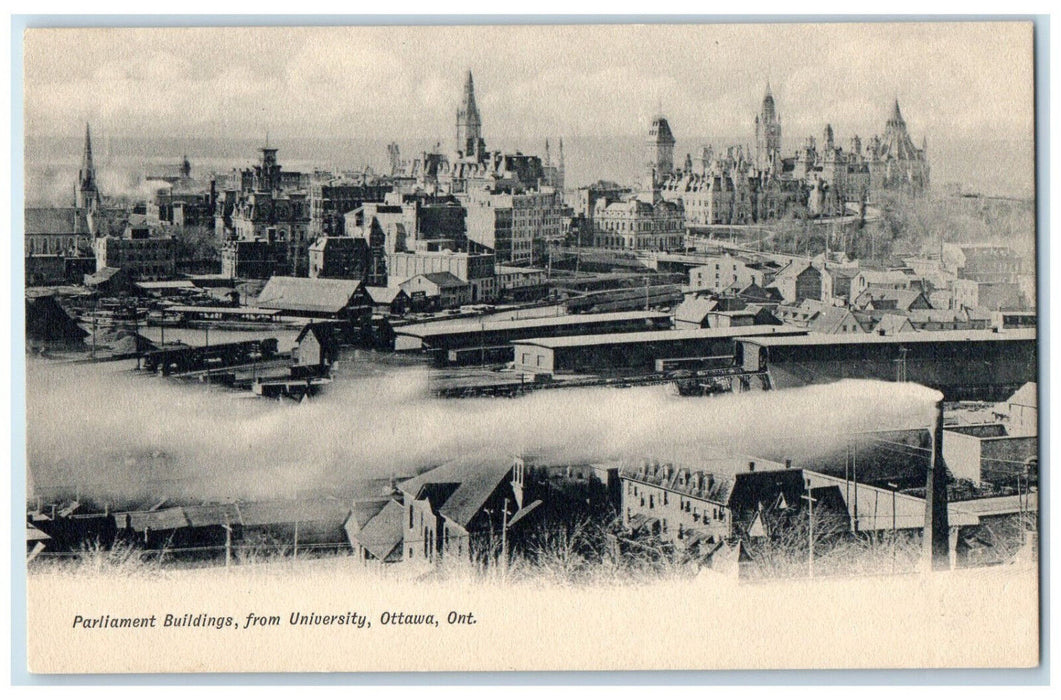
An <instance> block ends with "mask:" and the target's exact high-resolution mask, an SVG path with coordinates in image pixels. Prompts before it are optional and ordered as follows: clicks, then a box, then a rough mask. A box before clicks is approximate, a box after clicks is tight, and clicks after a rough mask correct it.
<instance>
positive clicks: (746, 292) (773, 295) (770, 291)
mask: <svg viewBox="0 0 1061 700" xmlns="http://www.w3.org/2000/svg"><path fill="white" fill-rule="evenodd" d="M737 296H738V297H741V298H742V299H746V300H750V301H762V302H781V301H783V300H784V297H782V296H781V292H779V291H778V290H777V287H760V286H759V285H757V284H756V283H755V282H752V283H751V284H749V285H748V286H747V287H745V288H744V289H742V290H740V291H739V292H737Z"/></svg>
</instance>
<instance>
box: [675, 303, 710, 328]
mask: <svg viewBox="0 0 1061 700" xmlns="http://www.w3.org/2000/svg"><path fill="white" fill-rule="evenodd" d="M717 306H718V301H717V300H716V299H712V298H710V297H701V296H687V297H685V299H684V300H683V301H682V303H681V304H678V306H677V308H675V309H674V327H675V328H707V314H708V313H709V312H710V311H713V310H714V309H715V308H716V307H717Z"/></svg>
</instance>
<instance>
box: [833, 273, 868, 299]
mask: <svg viewBox="0 0 1061 700" xmlns="http://www.w3.org/2000/svg"><path fill="white" fill-rule="evenodd" d="M829 272H831V273H832V275H833V296H835V297H838V298H842V299H848V300H850V299H853V298H854V297H855V296H858V292H861V291H862V290H861V289H858V290H857V292H856V293H855V294H854V295H852V294H851V286H852V285H851V281H852V280H853V279H854V278H855V277H856V276H858V273H859V270H858V268H857V267H854V268H852V267H837V268H830V270H829Z"/></svg>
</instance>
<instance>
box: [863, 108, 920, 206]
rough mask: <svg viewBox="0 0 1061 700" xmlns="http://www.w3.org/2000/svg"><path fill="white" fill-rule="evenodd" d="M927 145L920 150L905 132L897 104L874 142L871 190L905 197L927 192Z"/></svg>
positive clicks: (901, 114)
mask: <svg viewBox="0 0 1061 700" xmlns="http://www.w3.org/2000/svg"><path fill="white" fill-rule="evenodd" d="M927 150H928V142H927V139H926V140H922V147H921V148H918V147H917V146H915V145H914V141H913V139H911V138H910V133H909V132H908V131H907V128H906V120H905V119H903V113H902V110H900V109H899V100H898V99H896V100H895V103H894V104H893V106H892V111H891V115H890V116H889V117H888V120H887V121H886V122H885V124H884V135H883V136H881V137H880V138H879V139H875V140H874V149H873V153H872V156H873V162H872V164H871V173H872V179H873V184H872V187H873V189H875V190H877V191H881V190H892V191H902V192H906V193H908V194H921V193H922V192H924V191H925V190H926V189H928V182H929V167H928V155H927Z"/></svg>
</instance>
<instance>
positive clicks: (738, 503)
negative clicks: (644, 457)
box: [619, 456, 804, 546]
mask: <svg viewBox="0 0 1061 700" xmlns="http://www.w3.org/2000/svg"><path fill="white" fill-rule="evenodd" d="M712 466H713V468H714V471H706V470H702V469H693V468H690V467H685V466H680V465H674V464H660V463H658V462H648V461H645V462H642V463H641V464H639V465H636V466H635V465H630V466H624V467H623V468H621V469H620V470H619V480H620V491H621V493H622V517H623V526H624V527H626V528H628V529H630V530H640V531H644V532H647V533H649V534H655V535H657V536H659V537H660V538H662V539H666V540H669V541H671V542H675V543H676V544H679V545H682V546H690V545H691V544H692V543H693V542H699V541H708V542H719V541H721V540H723V539H726V538H729V537H734V536H740V535H743V534H745V533H746V532H747V529H748V527H749V525H750V524H751V522H752V521H753V520H754V518H755V516H756V515H757V514H758V513H759V512H760V511H761V510H762V509H777V508H778V507H780V506H785V507H790V508H794V509H798V508H799V507H800V504H801V496H802V495H803V493H804V476H803V471H802V470H798V469H786V466H785V465H784V464H780V463H777V462H771V461H768V460H762V459H755V458H743V457H739V456H734V457H725V458H720V459H717V460H715V459H713V460H712Z"/></svg>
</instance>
